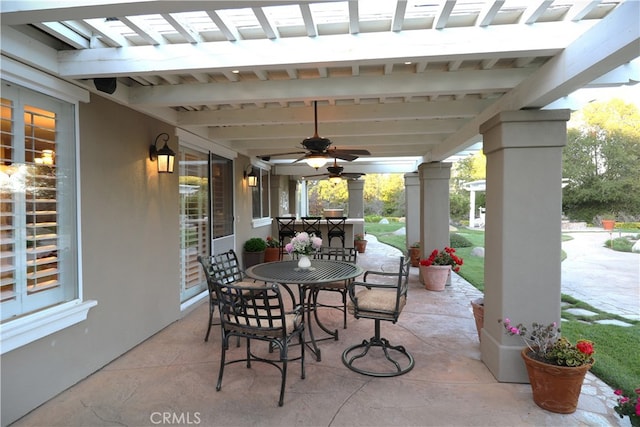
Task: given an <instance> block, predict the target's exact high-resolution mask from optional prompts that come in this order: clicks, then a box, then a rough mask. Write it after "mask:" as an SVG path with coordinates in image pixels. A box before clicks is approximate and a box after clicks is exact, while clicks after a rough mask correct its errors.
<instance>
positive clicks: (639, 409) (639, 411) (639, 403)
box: [636, 400, 640, 416]
mask: <svg viewBox="0 0 640 427" xmlns="http://www.w3.org/2000/svg"><path fill="white" fill-rule="evenodd" d="M636 415H638V416H640V400H638V401H637V402H636Z"/></svg>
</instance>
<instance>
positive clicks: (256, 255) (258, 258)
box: [243, 237, 267, 268]
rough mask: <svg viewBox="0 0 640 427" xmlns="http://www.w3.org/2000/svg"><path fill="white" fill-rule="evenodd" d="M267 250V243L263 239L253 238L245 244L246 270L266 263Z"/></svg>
mask: <svg viewBox="0 0 640 427" xmlns="http://www.w3.org/2000/svg"><path fill="white" fill-rule="evenodd" d="M266 248H267V242H266V241H265V240H264V239H263V238H261V237H252V238H251V239H249V240H247V241H246V242H244V247H243V249H244V252H243V256H244V268H249V267H251V266H253V265H256V264H262V263H263V262H264V250H265V249H266Z"/></svg>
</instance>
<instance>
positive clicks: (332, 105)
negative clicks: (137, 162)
mask: <svg viewBox="0 0 640 427" xmlns="http://www.w3.org/2000/svg"><path fill="white" fill-rule="evenodd" d="M636 12H637V2H636V1H624V0H616V1H589V2H585V1H575V0H536V1H529V0H491V1H475V0H473V1H472V0H457V1H455V0H447V1H437V2H431V3H429V4H423V3H422V2H420V1H416V0H399V1H379V2H378V1H376V2H374V1H371V2H365V1H360V2H359V1H333V0H330V1H326V0H325V1H276V0H263V1H222V0H214V1H208V2H202V1H188V0H183V1H121V0H103V1H97V0H94V1H81V0H78V1H65V2H50V1H29V2H25V1H3V2H2V39H3V43H2V54H3V55H4V60H5V61H6V62H7V66H8V65H10V64H9V62H10V61H12V60H15V61H19V62H25V63H28V64H33V65H34V66H35V67H37V68H39V69H41V70H43V71H45V72H48V73H50V74H52V75H54V76H59V77H62V78H63V79H65V80H68V81H70V82H73V83H74V84H77V85H79V86H81V87H83V88H87V89H89V90H90V91H92V92H94V93H97V94H99V95H100V96H104V97H108V98H110V99H113V100H115V101H116V102H119V103H122V104H124V105H127V106H129V107H131V108H133V109H135V110H138V111H141V112H144V113H146V114H149V115H151V116H154V117H157V118H160V119H162V120H164V121H166V122H168V123H171V124H174V125H175V126H177V127H179V128H181V129H184V130H187V131H189V132H192V133H195V134H197V135H200V136H203V137H205V138H207V139H210V140H213V141H215V142H216V143H217V144H221V145H223V146H225V147H228V148H230V149H232V150H234V151H236V152H238V153H242V154H246V155H248V156H250V157H251V158H252V159H253V160H254V163H256V164H260V165H262V166H263V167H267V168H269V167H272V168H273V172H275V173H276V174H281V175H305V174H308V168H306V165H304V164H300V163H295V164H293V161H294V160H295V159H296V158H298V157H299V155H295V154H294V155H288V156H279V157H274V158H273V161H272V162H270V163H268V164H266V165H264V164H261V163H260V162H259V161H258V160H257V158H256V157H255V156H256V155H261V154H271V153H284V152H292V151H294V152H295V151H299V148H300V145H299V144H300V141H301V140H302V139H303V138H305V137H308V136H311V134H312V133H313V118H314V115H313V110H312V102H313V101H314V100H317V101H318V119H319V133H320V135H321V136H324V137H329V138H331V139H332V141H333V146H334V147H337V148H366V149H367V150H369V151H370V152H371V156H370V157H361V158H360V159H358V160H357V161H355V162H352V163H346V164H343V165H342V166H344V168H345V170H344V171H345V172H376V171H382V172H385V171H394V172H409V171H414V170H416V168H417V166H418V165H419V164H420V163H424V162H433V161H444V160H446V159H451V158H452V156H455V155H459V154H460V153H464V152H465V150H466V149H468V148H469V147H472V146H474V144H477V143H479V142H481V140H482V138H481V136H480V133H479V132H478V129H479V126H480V125H481V124H482V123H484V122H485V121H486V120H488V119H490V118H491V117H493V116H494V115H496V114H498V113H500V112H501V111H515V110H525V109H526V110H535V109H540V108H544V107H547V106H551V107H553V108H566V106H568V105H571V106H574V105H575V103H574V100H573V99H571V94H572V93H573V92H574V91H576V90H578V89H581V88H588V87H602V86H619V85H627V84H633V83H635V82H637V81H638V80H639V79H640V78H639V75H640V71H639V67H640V64H639V61H638V59H637V58H638V56H639V53H640V50H639V49H638V40H637V31H633V30H634V27H636V29H637V25H636V24H637V17H638V14H637V13H636ZM611 28H615V29H616V30H615V32H614V33H611V31H610V29H611ZM25 37H27V38H28V39H32V40H34V41H35V42H37V44H36V45H34V47H33V48H32V49H25V46H24V43H23V41H24V40H25ZM97 79H105V80H97ZM100 83H102V84H100ZM110 84H111V85H113V84H115V91H114V92H113V93H108V92H110V90H107V89H105V86H109V85H110ZM97 87H99V88H100V89H97ZM475 147H478V145H476V146H475ZM296 149H298V150H296Z"/></svg>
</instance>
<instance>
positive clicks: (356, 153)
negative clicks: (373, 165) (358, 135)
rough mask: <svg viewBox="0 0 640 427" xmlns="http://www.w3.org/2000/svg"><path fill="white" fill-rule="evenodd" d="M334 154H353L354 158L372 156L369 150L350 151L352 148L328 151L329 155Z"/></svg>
mask: <svg viewBox="0 0 640 427" xmlns="http://www.w3.org/2000/svg"><path fill="white" fill-rule="evenodd" d="M333 152H336V153H346V154H353V155H354V156H370V155H371V153H370V152H369V150H361V149H350V148H332V149H330V150H329V151H328V153H329V154H331V153H333Z"/></svg>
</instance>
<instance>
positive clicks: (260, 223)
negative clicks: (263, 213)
mask: <svg viewBox="0 0 640 427" xmlns="http://www.w3.org/2000/svg"><path fill="white" fill-rule="evenodd" d="M272 222H273V220H272V219H271V217H268V216H267V217H264V218H256V219H252V220H251V227H253V228H258V227H264V226H267V225H271V223H272Z"/></svg>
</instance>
